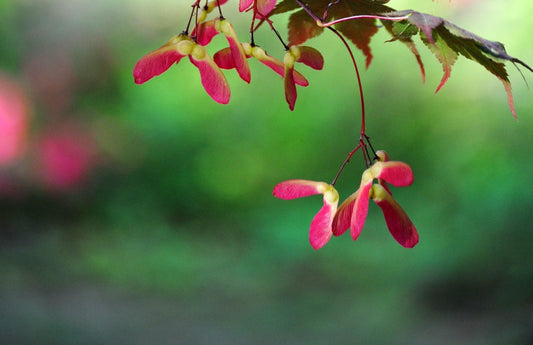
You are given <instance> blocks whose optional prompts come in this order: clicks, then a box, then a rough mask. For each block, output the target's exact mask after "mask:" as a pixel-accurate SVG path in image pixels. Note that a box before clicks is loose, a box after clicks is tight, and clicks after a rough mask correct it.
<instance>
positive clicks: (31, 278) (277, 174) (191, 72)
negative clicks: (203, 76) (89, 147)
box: [0, 0, 533, 345]
mask: <svg viewBox="0 0 533 345" xmlns="http://www.w3.org/2000/svg"><path fill="white" fill-rule="evenodd" d="M189 2H190V1H181V0H180V1H159V0H158V1H148V0H146V1H141V0H135V1H125V0H120V1H115V2H107V1H103V0H98V1H82V0H77V1H63V0H58V1H51V0H49V1H37V2H33V1H11V0H8V1H3V2H2V3H1V4H0V68H1V72H2V73H3V74H4V75H8V76H10V78H13V79H16V80H18V81H19V83H20V84H21V85H23V87H24V88H25V90H26V91H27V92H28V94H29V95H30V96H29V97H30V102H31V111H32V113H31V116H32V125H31V126H32V129H31V130H32V135H35V136H38V134H39V132H41V131H44V130H45V129H46V128H47V127H48V126H50V125H51V124H52V123H58V122H59V123H62V122H66V121H73V120H75V121H77V122H78V123H79V124H80V125H81V126H82V127H83V128H85V130H87V131H88V132H90V133H92V135H93V136H94V138H95V140H96V143H97V147H98V150H99V153H100V157H101V159H100V160H99V162H98V164H95V166H94V167H93V169H92V170H91V171H90V173H89V174H88V176H87V179H86V180H85V182H84V183H83V184H81V185H79V186H76V187H75V188H72V189H69V190H62V191H54V190H49V189H46V188H43V187H42V186H39V185H38V184H34V183H30V182H28V183H27V184H24V183H21V185H19V187H20V189H21V190H22V192H21V194H20V195H15V196H2V197H1V199H0V212H1V213H0V343H2V344H465V345H466V344H469V345H471V344H527V343H531V342H532V341H533V331H532V326H533V305H532V303H533V294H532V283H533V267H532V265H533V258H532V254H531V233H532V232H531V224H532V222H533V215H532V211H533V197H532V186H533V184H532V182H531V181H532V179H531V176H532V171H533V164H532V161H531V154H530V149H531V144H532V139H531V138H532V137H533V126H532V117H531V116H532V113H533V101H532V97H531V95H532V94H531V90H530V89H528V88H527V87H526V85H525V83H524V81H523V80H522V77H521V76H520V74H519V73H518V72H517V71H516V69H514V67H513V66H512V65H509V66H508V67H509V68H508V69H509V73H510V79H511V81H512V83H513V86H514V95H515V105H516V111H517V114H518V116H519V118H520V121H519V122H517V121H515V120H514V119H513V117H512V115H511V113H510V111H509V109H508V106H507V102H506V95H505V92H504V89H503V86H502V85H501V83H500V82H499V81H498V80H497V79H496V78H495V77H493V76H492V75H490V74H489V73H488V72H486V71H485V70H484V69H483V67H481V66H478V65H476V64H475V63H473V62H471V61H469V60H466V59H464V58H460V59H459V60H458V61H457V63H456V66H455V67H454V70H453V72H452V77H451V78H450V80H449V82H448V84H447V85H446V86H445V87H444V88H443V89H442V90H441V92H439V94H437V95H433V92H434V89H435V88H436V86H437V85H438V83H439V81H440V78H441V73H442V71H441V66H440V65H439V64H438V62H437V61H436V60H435V58H434V57H433V56H432V55H431V54H430V52H429V51H427V50H426V49H425V47H423V45H422V44H421V42H420V41H418V39H417V44H418V47H419V49H420V51H421V52H422V56H423V60H424V61H425V63H426V69H427V81H426V84H422V83H421V78H420V73H419V71H418V66H417V64H416V62H415V60H414V58H413V57H412V56H411V54H410V52H409V51H408V50H407V49H405V47H403V46H402V45H400V44H398V43H384V41H386V40H388V39H389V37H387V35H386V34H385V33H384V32H380V33H379V34H378V35H376V37H375V38H374V39H373V43H372V49H373V53H374V55H375V58H374V61H373V63H372V65H371V66H370V68H369V69H368V70H367V71H362V77H363V83H364V91H365V96H366V102H367V116H368V119H367V121H368V124H367V126H368V132H367V134H368V135H370V137H371V138H372V142H373V144H374V145H375V147H376V148H379V149H385V150H386V151H387V152H388V153H389V155H390V156H391V158H392V159H396V160H401V161H404V162H406V163H408V164H410V165H411V167H412V168H413V171H414V174H415V182H414V184H413V185H412V186H411V187H409V188H402V189H395V190H393V192H394V195H395V198H396V199H397V200H398V201H399V202H400V204H401V205H402V206H403V207H404V209H405V210H406V211H407V213H408V214H409V215H410V217H411V219H412V220H413V222H414V223H415V225H416V226H417V229H418V231H419V233H420V243H419V244H418V245H417V246H416V247H415V248H414V249H411V250H408V249H404V248H402V247H401V246H400V245H398V244H397V243H396V242H395V241H394V240H393V238H392V236H390V234H389V233H388V231H387V229H386V226H385V222H384V220H383V217H382V215H381V212H380V211H379V208H377V207H375V206H374V205H371V206H370V211H369V215H368V219H367V223H366V225H365V228H364V230H363V232H362V234H361V236H360V237H359V239H358V240H357V242H353V241H352V240H351V238H350V237H349V235H348V234H345V235H344V236H342V237H340V238H334V239H332V241H331V242H330V243H328V244H327V245H326V246H325V247H324V248H323V249H321V250H319V251H314V250H313V249H312V248H311V246H310V245H309V243H308V227H309V223H310V221H311V219H312V217H313V215H314V213H315V212H316V211H318V209H319V208H320V206H321V200H320V197H319V196H316V197H310V198H305V199H299V200H294V201H283V200H278V199H275V198H274V197H273V196H272V194H271V191H272V188H273V186H274V185H275V184H276V183H278V182H281V181H283V180H286V179H291V178H306V179H313V180H324V181H331V179H332V178H333V177H334V175H335V173H336V172H337V169H338V167H339V166H340V164H341V163H342V161H343V160H344V158H345V157H346V154H347V153H348V152H349V151H350V150H351V149H352V148H353V146H354V145H355V144H356V140H357V138H358V135H359V134H358V131H359V123H358V121H359V114H360V106H359V104H358V96H357V93H356V89H355V82H354V78H353V75H354V73H353V70H352V69H351V67H350V62H349V60H348V56H347V55H346V54H345V52H344V50H343V48H342V45H341V44H340V42H338V41H337V40H336V39H335V38H334V37H333V36H332V35H330V34H327V33H326V34H324V35H322V36H321V37H319V38H317V39H313V40H312V41H309V45H312V46H314V47H316V48H317V49H319V50H321V52H322V53H323V55H324V57H325V60H326V65H325V68H324V71H322V72H316V71H312V70H310V69H308V68H306V67H301V68H299V70H300V71H301V72H302V73H303V74H305V75H306V76H307V77H308V79H309V81H310V86H309V87H307V88H298V92H299V95H298V102H297V104H296V110H295V111H294V112H290V111H289V110H288V107H287V105H286V103H285V101H284V96H283V83H282V80H281V78H279V77H278V76H277V75H275V74H274V73H272V71H270V70H268V69H267V68H266V67H264V66H263V65H261V64H259V63H258V62H257V61H252V60H251V61H250V66H251V69H252V83H251V85H245V84H244V83H243V82H242V81H241V80H239V79H238V76H237V75H236V73H235V71H229V72H228V73H226V76H227V78H228V81H229V82H230V84H231V88H232V99H231V101H230V103H229V105H226V106H223V105H219V104H216V103H215V102H213V101H212V100H211V99H210V98H209V96H207V94H206V93H205V92H204V90H203V89H202V88H201V85H200V81H199V76H198V73H197V70H196V69H195V68H194V66H192V64H190V63H189V62H188V61H187V60H186V59H184V60H183V61H182V62H180V64H179V65H178V66H175V67H172V68H171V69H170V70H169V71H167V72H166V73H165V74H163V75H162V76H160V77H157V78H154V79H153V80H151V81H149V82H147V83H146V84H143V85H141V86H139V85H135V84H134V83H133V78H132V75H131V73H132V69H133V66H134V65H135V63H136V61H137V60H138V59H139V58H140V57H142V56H143V55H144V54H146V53H147V52H149V51H150V50H153V49H155V48H157V47H159V46H160V45H161V44H163V43H164V42H165V41H166V40H167V39H168V38H170V37H171V36H173V35H174V34H177V33H179V32H180V31H181V30H182V29H183V28H184V25H185V22H186V18H187V16H188V13H187V12H188V10H189V5H188V3H189ZM390 5H391V6H392V7H396V8H398V9H405V8H414V9H421V10H425V11H426V12H429V13H433V14H437V15H442V16H445V17H446V18H447V19H450V20H451V21H452V22H455V23H456V24H458V25H461V26H463V27H465V28H466V29H469V30H472V31H474V32H476V33H477V34H479V35H481V36H483V37H486V38H487V39H492V40H498V41H502V42H504V43H505V44H506V48H507V51H508V53H509V54H510V55H513V56H516V57H519V58H520V59H522V60H524V61H526V62H529V63H530V64H532V63H533V55H532V52H533V49H532V48H531V44H530V36H531V34H532V33H533V25H532V24H531V23H532V22H531V19H530V18H529V14H530V13H531V11H533V5H532V3H531V2H530V1H514V2H513V6H509V4H508V3H507V2H505V1H470V4H468V2H467V1H462V2H461V1H455V0H452V1H451V4H449V3H448V2H447V1H441V2H438V3H431V2H429V1H427V3H423V4H422V3H420V2H417V1H403V2H402V1H392V2H391V3H390ZM235 6H236V1H232V3H230V4H228V5H227V6H226V7H228V9H227V12H226V13H225V14H226V16H227V18H228V19H229V20H230V21H232V22H233V23H234V25H235V27H237V29H238V32H239V34H240V37H241V39H242V40H243V41H246V40H247V39H246V37H247V34H246V31H247V28H248V23H247V20H248V18H249V17H248V16H249V15H245V16H243V18H240V17H239V16H237V15H236V13H235V11H234V7H235ZM402 6H403V7H402ZM422 6H423V7H422ZM244 17H246V18H244ZM276 23H277V25H278V28H279V29H280V30H282V31H283V28H284V25H285V23H286V17H281V18H279V19H277V21H276ZM258 40H259V43H260V44H262V45H263V46H264V47H265V48H266V49H267V50H268V51H269V52H270V53H271V54H272V55H275V56H277V57H279V58H281V57H282V54H283V51H282V50H281V47H280V46H279V44H277V43H276V42H275V39H274V37H273V35H272V33H271V32H270V31H269V30H268V28H267V27H264V28H263V29H262V30H261V31H260V32H259V33H258ZM225 44H226V43H225V42H224V40H223V39H222V38H220V37H219V38H217V39H216V40H215V41H214V42H213V46H212V47H209V51H210V52H211V53H213V52H214V51H216V49H218V47H223V46H224V45H225ZM356 57H357V59H358V61H359V63H360V64H361V66H362V65H363V63H362V61H363V59H362V55H361V54H360V53H359V52H358V53H357V56H356ZM32 59H33V60H32ZM65 59H66V60H65ZM35 60H36V61H39V63H40V66H41V67H42V71H43V75H47V76H48V77H49V78H50V83H53V82H54V74H53V73H48V74H46V73H45V72H46V71H50V70H51V71H55V70H57V69H58V68H59V70H61V66H62V64H64V62H65V61H68V63H69V64H70V66H71V69H70V73H71V79H69V81H68V84H67V87H66V89H68V90H70V92H71V94H70V95H68V96H65V97H69V98H68V104H69V105H68V106H67V107H66V110H67V111H63V112H61V113H54V111H53V110H51V108H53V107H50V106H46V105H45V103H46V102H44V101H43V100H42V99H40V98H39V95H38V93H37V92H36V90H35V88H34V85H33V84H32V83H31V80H29V79H28V77H27V71H26V67H25V66H27V64H28V62H29V61H35ZM58 66H59V67H58ZM361 68H363V67H361ZM525 77H526V79H527V80H528V81H529V83H530V84H532V83H533V78H532V74H531V73H529V72H528V73H525ZM45 84H46V83H45ZM0 92H2V91H1V90H0ZM48 101H51V103H52V104H54V102H55V100H53V99H52V100H50V99H48ZM58 101H59V100H58ZM360 158H361V156H360V155H355V156H354V158H353V159H352V162H351V163H350V164H349V165H348V167H347V168H346V170H345V171H344V173H343V175H342V176H341V179H340V180H339V183H338V185H337V187H338V190H339V193H340V194H341V198H344V197H347V196H348V195H349V194H351V193H352V192H353V191H354V190H355V189H356V188H357V186H358V185H359V180H360V174H361V172H362V170H363V164H362V160H361V159H360ZM14 172H15V175H16V173H17V172H18V170H17V168H16V167H15V168H14V167H13V166H11V167H0V174H2V173H5V174H8V173H9V174H14Z"/></svg>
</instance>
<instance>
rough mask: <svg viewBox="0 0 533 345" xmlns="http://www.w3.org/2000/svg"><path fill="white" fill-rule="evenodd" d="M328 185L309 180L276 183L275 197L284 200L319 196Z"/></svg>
mask: <svg viewBox="0 0 533 345" xmlns="http://www.w3.org/2000/svg"><path fill="white" fill-rule="evenodd" d="M328 186H329V185H328V184H327V183H326V182H317V181H309V180H288V181H284V182H281V183H278V184H277V185H276V186H275V187H274V191H273V192H272V194H274V196H275V197H277V198H280V199H285V200H291V199H296V198H303V197H306V196H310V195H315V194H321V193H323V192H324V190H326V189H327V187H328Z"/></svg>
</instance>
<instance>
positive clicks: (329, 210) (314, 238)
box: [309, 197, 338, 249]
mask: <svg viewBox="0 0 533 345" xmlns="http://www.w3.org/2000/svg"><path fill="white" fill-rule="evenodd" d="M337 202H338V200H337V201H336V202H333V203H330V202H328V201H327V200H326V198H325V197H324V206H322V208H321V209H320V211H318V213H317V214H316V215H315V217H314V218H313V221H312V222H311V228H310V230H309V242H310V243H311V246H312V247H313V248H314V249H320V248H322V247H323V246H324V245H325V244H326V243H328V241H329V240H330V238H331V235H332V232H331V222H332V221H333V216H334V215H335V211H336V210H337Z"/></svg>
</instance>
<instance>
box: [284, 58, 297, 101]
mask: <svg viewBox="0 0 533 345" xmlns="http://www.w3.org/2000/svg"><path fill="white" fill-rule="evenodd" d="M293 71H294V66H291V65H285V74H284V77H283V81H284V85H285V99H286V100H287V103H288V104H289V109H290V110H294V105H295V104H296V98H297V97H298V94H297V93H296V84H295V82H294V74H293Z"/></svg>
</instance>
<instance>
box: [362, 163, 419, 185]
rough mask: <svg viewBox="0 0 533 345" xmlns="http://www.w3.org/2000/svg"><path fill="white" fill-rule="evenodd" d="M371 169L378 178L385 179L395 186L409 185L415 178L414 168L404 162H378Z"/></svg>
mask: <svg viewBox="0 0 533 345" xmlns="http://www.w3.org/2000/svg"><path fill="white" fill-rule="evenodd" d="M370 170H371V171H372V172H373V173H374V176H375V177H376V178H379V179H383V180H385V181H387V182H388V183H390V184H392V185H393V186H395V187H405V186H409V185H410V184H411V183H413V180H414V176H413V170H411V167H410V166H409V165H407V164H405V163H403V162H397V161H388V162H376V163H374V165H373V166H372V167H371V168H370Z"/></svg>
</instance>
